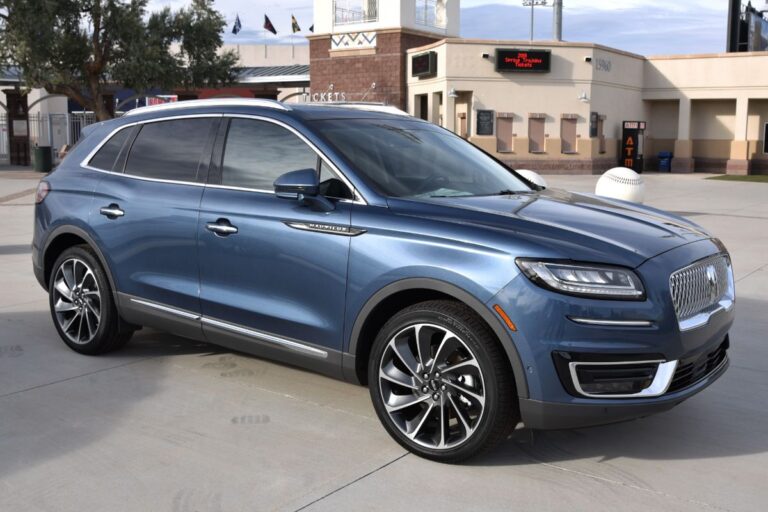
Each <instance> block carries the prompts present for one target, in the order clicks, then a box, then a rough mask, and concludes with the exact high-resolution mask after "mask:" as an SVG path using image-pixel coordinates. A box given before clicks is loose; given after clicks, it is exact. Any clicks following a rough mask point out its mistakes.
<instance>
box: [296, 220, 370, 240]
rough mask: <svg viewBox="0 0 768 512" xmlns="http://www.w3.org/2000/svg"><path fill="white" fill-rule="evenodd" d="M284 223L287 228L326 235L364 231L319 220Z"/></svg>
mask: <svg viewBox="0 0 768 512" xmlns="http://www.w3.org/2000/svg"><path fill="white" fill-rule="evenodd" d="M284 224H285V225H286V226H288V227H289V228H293V229H298V230H300V231H313V232H315V233H326V234H328V235H340V236H359V235H362V234H363V233H365V232H366V230H365V229H360V228H355V227H352V226H341V225H339V224H323V223H319V222H290V221H284Z"/></svg>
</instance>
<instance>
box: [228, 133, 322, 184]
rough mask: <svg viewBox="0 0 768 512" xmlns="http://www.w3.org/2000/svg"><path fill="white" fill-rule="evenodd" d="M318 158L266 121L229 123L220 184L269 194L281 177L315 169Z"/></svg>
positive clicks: (302, 143)
mask: <svg viewBox="0 0 768 512" xmlns="http://www.w3.org/2000/svg"><path fill="white" fill-rule="evenodd" d="M317 162H318V156H317V153H315V152H314V151H313V150H312V148H310V147H309V146H308V145H307V144H306V143H305V142H304V141H303V140H301V139H300V138H299V137H297V136H296V135H295V134H294V133H292V132H291V131H289V130H287V129H285V128H283V127H282V126H278V125H276V124H274V123H270V122H267V121H257V120H253V119H232V121H231V122H230V125H229V132H228V134H227V142H226V145H225V147H224V160H223V163H222V172H221V184H222V185H227V186H230V187H242V188H249V189H255V190H264V191H272V190H273V188H274V187H273V183H274V182H275V180H276V179H277V178H278V177H280V176H282V175H283V174H285V173H287V172H291V171H298V170H301V169H317Z"/></svg>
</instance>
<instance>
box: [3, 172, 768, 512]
mask: <svg viewBox="0 0 768 512" xmlns="http://www.w3.org/2000/svg"><path fill="white" fill-rule="evenodd" d="M546 178H547V180H548V181H549V184H550V185H551V186H556V187H562V188H567V189H571V190H580V191H593V190H594V185H595V182H596V180H597V177H595V176H547V177H546ZM646 182H647V195H646V203H647V204H650V205H652V206H655V207H659V208H664V209H668V210H672V211H675V212H678V213H681V214H683V215H686V216H688V217H690V218H691V219H693V220H694V221H696V222H698V223H699V224H701V225H703V226H704V227H706V228H707V229H709V230H711V231H712V232H713V233H714V234H716V235H717V236H718V237H720V238H721V239H722V240H723V241H724V242H725V244H726V245H727V247H728V248H729V249H730V251H731V253H732V258H733V262H734V267H735V272H736V279H737V296H738V299H737V320H736V324H735V326H734V328H733V331H732V333H731V346H732V349H731V352H730V356H731V367H730V370H729V371H728V372H727V373H726V374H725V376H724V377H723V378H722V379H720V380H719V381H718V382H717V383H715V384H714V385H713V386H712V387H711V388H709V389H708V390H706V391H705V392H703V393H701V394H699V395H697V396H695V397H694V398H692V399H691V400H689V401H688V402H686V403H684V404H682V405H681V406H679V407H677V408H676V409H673V410H672V411H670V412H668V413H665V414H661V415H657V416H654V417H650V418H645V419H641V420H637V421H634V422H629V423H624V424H619V425H612V426H606V427H599V428H592V429H583V430H574V431H560V432H529V431H525V430H522V431H518V432H517V433H516V434H515V435H514V436H513V438H511V439H509V440H508V441H507V442H506V443H504V444H503V445H502V446H501V447H500V448H499V449H497V450H496V451H495V452H493V453H491V454H488V455H486V456H483V457H481V458H476V459H472V460H471V461H470V462H469V463H468V464H465V465H462V466H448V465H440V464H436V463H433V462H429V461H426V460H422V459H419V458H418V457H416V456H414V455H410V454H408V453H407V452H406V451H405V450H403V449H402V448H401V447H400V446H399V445H397V444H396V443H395V442H394V441H393V440H391V439H390V437H389V436H388V435H387V434H386V432H385V431H384V429H383V428H382V427H381V426H380V425H379V422H378V420H377V418H376V416H375V413H374V411H373V408H372V406H371V404H370V400H369V397H368V390H367V389H366V388H363V387H358V386H354V385H351V384H347V383H344V382H339V381H335V380H331V379H328V378H325V377H322V376H319V375H315V374H312V373H308V372H305V371H301V370H297V369H294V368H291V367H288V366H283V365H279V364H273V363H270V362H267V361H263V360H260V359H257V358H254V357H249V356H243V355H239V354H233V353H230V352H228V351H226V350H223V349H219V348H217V347H216V346H214V345H206V344H199V343H196V342H191V341H187V340H184V339H182V338H177V337H174V336H170V335H167V334H164V333H161V332H158V331H154V330H143V331H140V332H139V333H137V335H136V336H135V337H134V338H133V341H132V342H131V343H130V344H129V345H128V346H127V347H126V348H125V349H123V350H122V351H120V352H117V353H114V354H111V355H108V356H102V357H86V356H82V355H78V354H76V353H74V352H72V351H71V350H69V349H68V348H67V347H66V346H65V345H64V343H63V342H62V341H61V340H60V339H59V338H58V336H57V334H56V332H55V330H54V327H53V325H52V323H51V319H50V316H49V313H48V304H47V296H46V294H45V293H44V291H43V290H42V289H41V288H40V287H39V285H38V284H37V282H36V281H35V278H34V276H33V275H32V266H31V261H30V250H29V244H30V240H31V236H32V215H33V205H32V203H33V189H34V187H35V185H36V177H35V176H34V175H32V174H31V173H29V172H13V171H4V172H0V214H2V218H3V222H2V223H0V510H2V511H8V512H11V511H13V512H16V511H27V510H34V511H38V510H40V511H49V510H50V511H57V512H59V511H78V512H80V511H89V510H94V511H110V512H117V511H173V512H182V511H183V512H193V511H195V512H208V511H217V512H218V511H222V512H225V511H226V512H229V511H239V510H249V511H262V510H289V511H293V510H300V509H303V510H309V511H321V510H328V511H338V510H363V509H364V510H368V511H370V510H405V509H408V510H439V511H451V510H537V511H547V510H589V511H592V512H594V511H600V510H606V511H609V510H610V511H615V510H638V511H640V510H642V511H644V512H646V511H648V510H691V511H701V510H734V511H737V510H738V511H752V510H765V508H766V506H767V505H768V184H760V183H739V182H722V181H712V180H706V179H705V176H702V175H647V176H646Z"/></svg>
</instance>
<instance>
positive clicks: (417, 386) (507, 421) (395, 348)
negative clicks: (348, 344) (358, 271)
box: [368, 301, 518, 462]
mask: <svg viewBox="0 0 768 512" xmlns="http://www.w3.org/2000/svg"><path fill="white" fill-rule="evenodd" d="M368 375H369V385H370V392H371V398H372V400H373V404H374V407H375V409H376V413H377V414H378V416H379V419H380V420H381V422H382V423H383V425H384V427H385V428H386V429H387V431H388V432H389V433H390V434H391V435H392V437H393V438H394V439H395V440H396V441H397V442H399V443H400V444H401V445H402V446H404V447H405V448H406V449H408V450H410V451H412V452H413V453H416V454H417V455H420V456H422V457H426V458H428V459H433V460H437V461H441V462H460V461H462V460H464V459H466V458H468V457H470V456H474V455H477V454H479V453H481V452H483V451H485V450H487V449H489V448H491V447H492V446H494V445H495V444H496V443H498V442H499V441H500V440H502V439H504V438H505V437H506V436H507V435H508V434H509V433H510V432H511V431H512V430H513V429H514V427H515V425H516V424H517V420H518V413H517V407H516V406H515V405H514V404H515V399H516V394H515V389H514V383H513V380H512V374H511V370H510V369H509V365H508V363H507V361H506V356H505V354H504V352H503V350H502V349H501V347H500V346H499V344H498V341H497V340H496V338H495V336H494V335H493V334H492V332H491V331H490V329H489V328H488V327H487V325H486V324H485V323H484V322H482V320H480V319H479V318H478V317H477V315H476V314H475V313H474V312H473V311H472V310H470V309H469V308H467V307H466V306H464V305H463V304H460V303H457V302H451V301H430V302H424V303H421V304H416V305H414V306H411V307H409V308H407V309H404V310H403V311H401V312H399V313H398V314H396V315H395V316H394V317H392V319H390V320H389V322H387V323H386V324H385V325H384V327H383V328H382V329H381V331H380V332H379V335H378V337H377V338H376V341H375V342H374V346H373V349H372V354H371V360H370V362H369V369H368Z"/></svg>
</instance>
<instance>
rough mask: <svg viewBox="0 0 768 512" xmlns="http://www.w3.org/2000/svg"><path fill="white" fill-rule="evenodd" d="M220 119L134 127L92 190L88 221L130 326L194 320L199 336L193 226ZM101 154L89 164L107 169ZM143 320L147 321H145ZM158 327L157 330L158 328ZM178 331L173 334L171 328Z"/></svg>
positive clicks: (197, 272)
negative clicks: (91, 211) (155, 319)
mask: <svg viewBox="0 0 768 512" xmlns="http://www.w3.org/2000/svg"><path fill="white" fill-rule="evenodd" d="M220 120H221V117H220V116H218V115H217V116H206V117H194V118H179V119H170V120H161V121H156V122H148V123H144V124H140V125H137V126H136V127H134V128H133V129H132V130H133V131H132V133H131V134H130V140H128V141H127V142H126V143H125V146H124V147H123V150H122V154H121V156H120V157H118V158H117V160H116V163H115V164H114V166H113V168H112V169H102V170H108V171H111V172H109V173H106V174H105V175H104V177H103V179H102V180H101V182H100V184H99V185H98V187H97V190H96V195H95V200H94V203H93V206H94V209H95V212H94V214H93V215H92V216H91V219H92V227H93V229H94V230H95V233H96V235H97V238H98V243H99V245H100V246H101V248H102V250H103V252H104V254H105V256H106V258H107V260H108V263H109V265H110V268H111V269H112V272H113V274H114V278H115V282H116V286H117V291H118V292H119V293H120V304H121V310H122V311H123V313H124V315H125V316H127V317H128V318H126V319H127V320H129V321H135V322H140V323H142V324H146V325H157V322H153V321H152V318H153V317H156V316H158V315H160V316H162V317H163V318H167V319H174V318H175V319H184V318H187V319H189V320H191V322H190V328H191V332H190V333H185V332H179V334H187V335H190V336H194V337H200V336H201V335H200V333H201V331H200V328H199V323H198V324H197V326H195V322H194V319H195V318H197V317H199V315H200V300H199V286H200V282H199V270H198V264H197V257H196V252H197V221H198V214H199V206H200V199H201V197H202V194H203V188H204V183H205V180H206V178H207V172H208V165H209V163H210V152H211V149H212V146H213V138H214V137H215V133H216V129H217V127H218V124H219V122H220ZM98 157H99V154H98V153H97V154H96V156H95V157H94V158H93V159H92V160H91V163H90V165H101V166H105V165H106V164H102V163H100V161H99V158H98ZM143 317H146V318H143ZM160 326H162V325H160ZM176 330H177V332H178V329H176Z"/></svg>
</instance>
